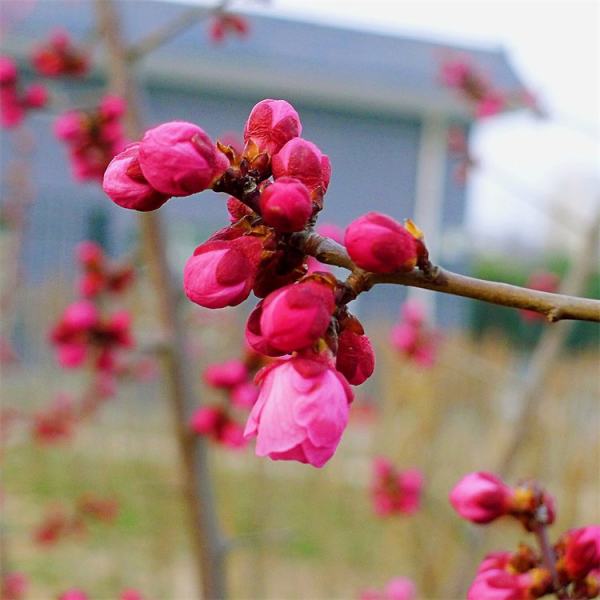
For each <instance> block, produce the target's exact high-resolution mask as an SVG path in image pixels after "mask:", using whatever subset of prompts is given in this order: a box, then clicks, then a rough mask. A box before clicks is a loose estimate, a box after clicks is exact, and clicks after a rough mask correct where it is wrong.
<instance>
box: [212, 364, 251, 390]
mask: <svg viewBox="0 0 600 600" xmlns="http://www.w3.org/2000/svg"><path fill="white" fill-rule="evenodd" d="M203 377H204V381H205V382H206V384H207V385H210V386H211V387H215V388H226V389H227V388H234V387H235V386H237V385H239V384H241V383H244V382H245V381H246V380H247V379H248V369H247V368H246V365H245V364H244V363H243V362H242V361H241V360H228V361H226V362H223V363H215V364H213V365H209V366H208V367H206V369H205V370H204V375H203Z"/></svg>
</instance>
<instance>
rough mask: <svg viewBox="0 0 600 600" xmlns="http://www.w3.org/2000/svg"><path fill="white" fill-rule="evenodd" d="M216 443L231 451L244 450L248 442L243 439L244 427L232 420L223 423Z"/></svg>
mask: <svg viewBox="0 0 600 600" xmlns="http://www.w3.org/2000/svg"><path fill="white" fill-rule="evenodd" d="M217 441H218V442H220V443H221V444H222V445H223V446H226V447H227V448H231V449H233V450H236V449H240V448H245V447H246V445H247V444H248V440H246V438H245V437H244V427H243V426H242V425H240V424H239V423H238V422H237V421H234V420H232V419H228V420H227V421H225V423H223V425H222V427H221V430H220V431H219V433H218V439H217Z"/></svg>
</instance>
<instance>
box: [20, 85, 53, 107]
mask: <svg viewBox="0 0 600 600" xmlns="http://www.w3.org/2000/svg"><path fill="white" fill-rule="evenodd" d="M47 102H48V90H47V89H46V86H45V85H42V84H41V83H33V84H32V85H30V86H29V87H28V88H26V89H25V92H24V94H23V104H24V105H25V106H26V107H27V108H43V107H44V106H46V104H47Z"/></svg>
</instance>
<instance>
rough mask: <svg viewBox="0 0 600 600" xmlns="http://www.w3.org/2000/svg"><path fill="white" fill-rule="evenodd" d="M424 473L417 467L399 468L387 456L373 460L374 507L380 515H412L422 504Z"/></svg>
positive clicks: (372, 491)
mask: <svg viewBox="0 0 600 600" xmlns="http://www.w3.org/2000/svg"><path fill="white" fill-rule="evenodd" d="M422 490H423V475H422V473H421V472H420V471H418V470H417V469H407V470H406V471H399V470H397V469H396V468H395V467H394V465H393V464H392V462H391V461H390V460H388V459H387V458H383V457H378V458H376V459H375V460H374V462H373V485H372V488H371V494H372V498H373V507H374V509H375V512H376V513H377V514H378V515H379V516H380V517H386V516H389V515H393V514H405V515H411V514H413V513H415V512H416V511H417V510H418V509H419V506H420V504H421V494H422Z"/></svg>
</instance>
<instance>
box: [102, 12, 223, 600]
mask: <svg viewBox="0 0 600 600" xmlns="http://www.w3.org/2000/svg"><path fill="white" fill-rule="evenodd" d="M95 6H96V13H97V20H98V31H99V34H100V35H101V36H102V38H103V41H104V45H105V48H106V55H107V64H106V66H107V72H108V81H109V87H110V88H111V89H112V91H113V92H115V93H117V94H119V95H120V96H122V97H123V98H124V99H125V100H126V104H127V112H126V114H125V125H126V130H127V135H128V136H129V137H130V138H131V139H136V138H139V136H140V135H141V133H142V130H143V128H142V120H141V114H140V110H139V103H138V95H139V90H138V88H137V85H136V82H135V78H134V73H133V70H132V67H133V65H132V63H131V62H130V61H128V59H127V49H126V47H125V43H124V40H123V37H122V34H121V29H120V23H119V16H118V13H117V11H116V8H115V4H114V2H113V1H112V0H96V3H95ZM139 225H140V233H141V239H142V245H143V250H144V252H145V256H146V262H147V264H148V268H149V273H150V279H151V281H152V284H153V287H154V292H155V298H156V302H157V313H158V314H157V320H158V322H159V323H160V325H161V328H162V337H161V342H163V344H162V350H163V352H162V359H163V360H162V362H163V368H164V373H165V379H166V390H165V394H164V395H165V397H166V400H167V401H168V402H169V407H170V410H171V413H172V417H173V421H174V423H173V424H174V427H175V439H176V441H177V446H178V451H179V459H180V467H181V478H182V484H183V493H184V499H185V502H186V504H187V508H188V511H189V516H190V521H191V523H190V524H191V534H192V535H191V538H192V548H193V551H194V553H195V556H194V558H195V564H196V567H197V575H198V586H199V589H201V590H202V597H204V598H210V599H211V600H215V599H222V598H224V597H225V595H226V591H225V552H224V549H225V543H224V540H223V539H222V537H221V532H220V530H219V526H218V520H217V514H216V506H215V502H214V497H213V490H212V481H211V478H210V472H209V467H208V457H207V448H206V442H205V441H204V440H202V439H199V438H197V437H195V436H193V435H192V433H191V432H190V431H189V429H188V419H189V416H190V414H191V412H192V411H193V410H194V409H195V407H196V406H197V400H198V399H197V398H196V395H195V393H194V385H193V381H192V378H191V372H190V365H189V360H188V357H187V355H186V348H187V342H186V335H185V327H184V324H183V322H182V318H181V312H180V311H179V310H178V305H177V293H176V290H175V286H174V280H173V277H172V275H171V272H170V269H169V265H168V262H167V252H166V237H165V234H164V231H163V227H162V223H161V220H160V217H159V215H158V214H156V213H145V214H142V215H140V217H139Z"/></svg>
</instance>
